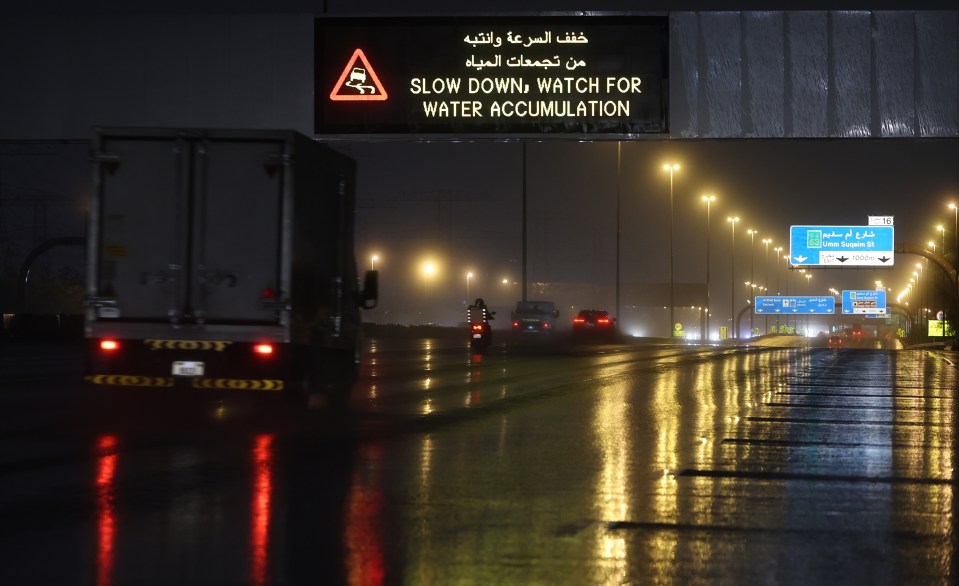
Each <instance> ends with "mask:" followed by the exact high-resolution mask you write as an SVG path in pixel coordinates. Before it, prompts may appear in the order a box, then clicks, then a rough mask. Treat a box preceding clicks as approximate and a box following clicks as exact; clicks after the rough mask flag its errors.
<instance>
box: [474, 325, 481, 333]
mask: <svg viewBox="0 0 959 586" xmlns="http://www.w3.org/2000/svg"><path fill="white" fill-rule="evenodd" d="M473 331H474V332H482V331H483V324H473Z"/></svg>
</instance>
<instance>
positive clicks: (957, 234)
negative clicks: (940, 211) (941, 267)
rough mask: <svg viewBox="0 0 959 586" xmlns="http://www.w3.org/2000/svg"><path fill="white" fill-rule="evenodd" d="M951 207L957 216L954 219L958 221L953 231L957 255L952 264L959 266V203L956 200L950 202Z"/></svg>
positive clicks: (954, 252)
mask: <svg viewBox="0 0 959 586" xmlns="http://www.w3.org/2000/svg"><path fill="white" fill-rule="evenodd" d="M949 209H950V210H952V212H953V216H955V218H954V219H955V223H956V224H955V228H954V231H953V233H952V235H953V242H954V244H955V250H954V251H953V254H955V256H954V257H952V264H953V266H956V267H959V205H956V204H955V203H954V202H953V203H950V204H949Z"/></svg>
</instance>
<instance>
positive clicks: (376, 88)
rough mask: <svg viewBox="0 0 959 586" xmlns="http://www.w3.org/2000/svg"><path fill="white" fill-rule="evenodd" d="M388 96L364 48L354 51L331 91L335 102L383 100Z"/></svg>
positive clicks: (331, 97) (331, 96)
mask: <svg viewBox="0 0 959 586" xmlns="http://www.w3.org/2000/svg"><path fill="white" fill-rule="evenodd" d="M387 97H388V95H387V93H386V90H385V89H383V84H382V83H380V78H379V77H377V76H376V72H375V71H373V67H372V66H371V65H370V62H369V61H368V60H367V59H366V55H364V54H363V50H362V49H357V50H356V51H353V56H352V57H350V60H349V61H347V62H346V68H345V69H343V73H341V74H340V79H339V80H337V82H336V85H334V86H333V91H331V92H330V99H331V100H333V101H334V102H382V101H384V100H386V98H387Z"/></svg>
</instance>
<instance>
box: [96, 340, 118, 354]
mask: <svg viewBox="0 0 959 586" xmlns="http://www.w3.org/2000/svg"><path fill="white" fill-rule="evenodd" d="M100 349H101V350H103V351H104V352H116V351H117V350H119V349H120V342H117V341H116V340H100Z"/></svg>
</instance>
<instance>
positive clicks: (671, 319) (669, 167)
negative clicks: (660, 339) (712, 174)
mask: <svg viewBox="0 0 959 586" xmlns="http://www.w3.org/2000/svg"><path fill="white" fill-rule="evenodd" d="M663 170H664V171H669V329H668V330H667V331H669V332H670V334H672V331H673V324H674V323H676V320H675V316H674V313H675V312H674V306H675V303H674V279H673V173H674V172H675V171H679V164H677V163H673V164H669V163H667V164H665V165H663Z"/></svg>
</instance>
